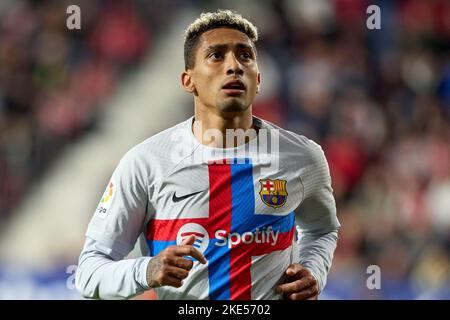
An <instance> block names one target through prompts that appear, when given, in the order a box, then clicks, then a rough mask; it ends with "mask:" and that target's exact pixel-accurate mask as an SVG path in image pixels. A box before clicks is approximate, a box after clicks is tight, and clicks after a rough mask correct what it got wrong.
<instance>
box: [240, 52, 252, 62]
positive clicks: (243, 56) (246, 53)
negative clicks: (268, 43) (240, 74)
mask: <svg viewBox="0 0 450 320" xmlns="http://www.w3.org/2000/svg"><path fill="white" fill-rule="evenodd" d="M251 57H252V56H251V55H250V53H248V52H242V53H241V58H242V59H244V60H248V59H250V58H251Z"/></svg>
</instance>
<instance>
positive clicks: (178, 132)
mask: <svg viewBox="0 0 450 320" xmlns="http://www.w3.org/2000/svg"><path fill="white" fill-rule="evenodd" d="M188 121H190V119H188V120H185V121H183V122H181V123H178V124H176V125H174V126H172V127H170V128H167V129H165V130H163V131H160V132H158V133H156V134H155V135H153V136H151V137H149V138H147V139H146V140H144V141H142V142H141V143H139V144H137V145H135V146H134V147H132V148H131V149H129V150H128V151H127V152H126V153H125V154H124V155H123V157H122V159H121V162H124V164H126V165H132V166H134V167H135V168H140V169H143V170H144V171H145V170H148V169H150V167H152V168H153V170H154V171H155V170H156V171H158V172H159V171H160V170H161V172H164V171H165V170H166V169H167V168H169V167H171V166H172V165H173V164H174V162H176V160H177V159H179V153H180V152H183V153H184V152H186V150H185V149H183V148H185V147H186V145H187V143H185V141H184V139H186V132H185V131H186V130H185V128H186V126H187V125H188V123H187V122H188Z"/></svg>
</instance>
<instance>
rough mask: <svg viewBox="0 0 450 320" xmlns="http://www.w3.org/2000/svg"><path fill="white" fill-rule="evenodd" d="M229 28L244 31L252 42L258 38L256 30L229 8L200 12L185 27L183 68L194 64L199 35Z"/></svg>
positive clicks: (188, 67) (186, 68)
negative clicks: (197, 16) (198, 15)
mask: <svg viewBox="0 0 450 320" xmlns="http://www.w3.org/2000/svg"><path fill="white" fill-rule="evenodd" d="M217 28H231V29H236V30H238V31H241V32H242V33H245V34H246V35H247V36H248V37H249V38H250V40H251V41H252V42H253V44H254V43H255V42H256V41H257V40H258V30H257V29H256V27H255V26H254V25H253V24H252V23H251V22H250V21H248V20H247V19H245V18H243V17H242V16H241V15H240V14H238V13H235V12H232V11H230V10H222V9H218V10H217V11H215V12H207V13H202V14H201V15H200V17H199V18H197V19H196V20H195V21H194V22H193V23H191V24H190V25H189V27H187V29H186V31H185V35H184V68H185V70H188V69H191V68H193V67H194V65H195V51H196V49H197V46H198V40H199V39H200V36H201V35H202V34H203V33H205V32H206V31H208V30H212V29H217Z"/></svg>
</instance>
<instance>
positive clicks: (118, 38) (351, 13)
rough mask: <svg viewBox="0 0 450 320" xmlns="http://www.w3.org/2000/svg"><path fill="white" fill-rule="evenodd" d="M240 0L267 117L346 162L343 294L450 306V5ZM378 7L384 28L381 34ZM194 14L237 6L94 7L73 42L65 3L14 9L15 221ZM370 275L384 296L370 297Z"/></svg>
mask: <svg viewBox="0 0 450 320" xmlns="http://www.w3.org/2000/svg"><path fill="white" fill-rule="evenodd" d="M38 3H39V5H38ZM77 3H80V1H77ZM237 3H238V2H236V3H233V5H232V6H231V8H232V9H235V10H237V11H239V12H241V13H242V14H243V15H244V16H246V17H249V18H250V20H252V21H253V22H254V23H255V25H257V26H258V28H259V31H260V42H258V43H257V47H258V54H259V65H260V71H261V73H262V87H261V92H260V93H259V94H258V96H257V101H256V103H255V104H254V113H255V114H256V115H258V116H261V117H262V118H264V119H266V120H269V121H272V122H274V123H276V124H278V125H280V126H282V127H284V128H287V129H290V130H292V131H295V132H298V133H301V134H304V135H306V136H307V137H309V138H311V139H313V140H315V141H317V142H318V143H320V144H321V145H322V147H323V149H324V151H325V154H326V156H327V159H328V162H329V165H330V171H331V175H332V180H333V188H334V195H335V197H336V201H337V207H338V217H339V219H340V221H341V224H342V228H341V232H340V239H339V244H338V249H337V251H336V253H335V259H334V263H333V267H332V270H331V272H330V276H329V281H328V286H327V291H326V292H327V294H328V295H329V296H330V297H333V296H334V297H339V298H348V299H352V298H353V299H354V298H387V299H391V298H406V299H412V298H446V299H450V289H449V288H450V54H449V53H450V41H449V40H450V2H448V1H445V0H434V1H427V0H400V1H387V0H386V1H373V2H372V1H365V0H360V1H357V0H330V1H328V0H314V1H313V0H284V1H249V2H247V1H244V2H239V4H237ZM371 4H378V5H379V7H380V8H381V29H380V30H369V29H368V28H367V27H366V19H367V17H368V16H369V14H367V13H366V8H367V7H368V6H369V5H371ZM180 5H193V6H196V8H202V9H203V10H208V9H215V8H216V7H222V8H230V6H229V5H227V2H222V1H216V2H211V1H199V0H197V1H196V0H191V1H149V2H146V1H99V0H97V1H87V0H86V1H84V2H82V5H80V6H83V28H82V29H81V30H74V31H70V32H69V31H68V30H67V29H66V28H65V19H66V17H67V15H64V14H61V12H65V8H66V7H67V3H65V2H64V1H14V5H13V6H12V7H11V8H10V9H9V10H7V11H3V12H2V11H1V10H0V15H1V19H0V221H1V219H2V218H5V217H6V216H7V214H8V213H9V212H11V209H12V208H14V207H15V206H16V205H17V203H18V202H19V201H20V199H21V197H22V196H23V194H24V193H25V191H26V190H27V189H28V188H29V186H30V184H32V182H33V181H35V179H36V178H38V177H39V176H40V175H41V174H42V173H43V172H45V169H46V168H47V167H48V166H50V165H51V163H52V160H53V159H55V158H56V157H57V156H58V154H60V152H61V151H62V150H63V148H64V146H66V145H67V144H69V143H71V142H72V141H74V140H76V139H77V138H78V137H79V136H81V135H82V134H84V133H85V132H87V131H89V130H92V129H95V125H96V123H97V122H98V118H99V113H100V110H101V108H102V107H103V105H104V104H105V101H106V99H107V98H108V97H110V95H111V93H112V92H113V91H114V88H115V87H116V86H117V84H118V81H119V80H121V79H122V78H123V77H124V76H126V73H127V71H128V70H131V69H132V68H133V67H135V66H136V65H137V64H138V63H139V62H140V61H141V59H142V57H143V56H144V55H147V54H149V53H151V48H152V44H153V43H154V38H156V37H157V36H158V35H160V34H163V32H161V30H160V29H159V28H161V26H162V25H163V24H164V23H165V22H168V21H170V12H171V10H174V8H177V6H180ZM100 7H101V10H99V8H100ZM265 80H267V81H265ZM370 265H377V266H379V267H380V270H381V280H382V281H381V285H382V288H381V290H368V288H367V287H366V278H367V277H369V275H370V274H368V273H367V272H366V271H367V267H368V266H370Z"/></svg>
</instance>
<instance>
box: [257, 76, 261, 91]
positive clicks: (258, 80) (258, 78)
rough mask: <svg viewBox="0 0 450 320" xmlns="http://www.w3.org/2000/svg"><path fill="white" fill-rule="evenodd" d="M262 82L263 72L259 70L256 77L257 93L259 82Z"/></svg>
mask: <svg viewBox="0 0 450 320" xmlns="http://www.w3.org/2000/svg"><path fill="white" fill-rule="evenodd" d="M260 83H261V73H259V72H258V76H257V79H256V93H258V92H259V84H260Z"/></svg>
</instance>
